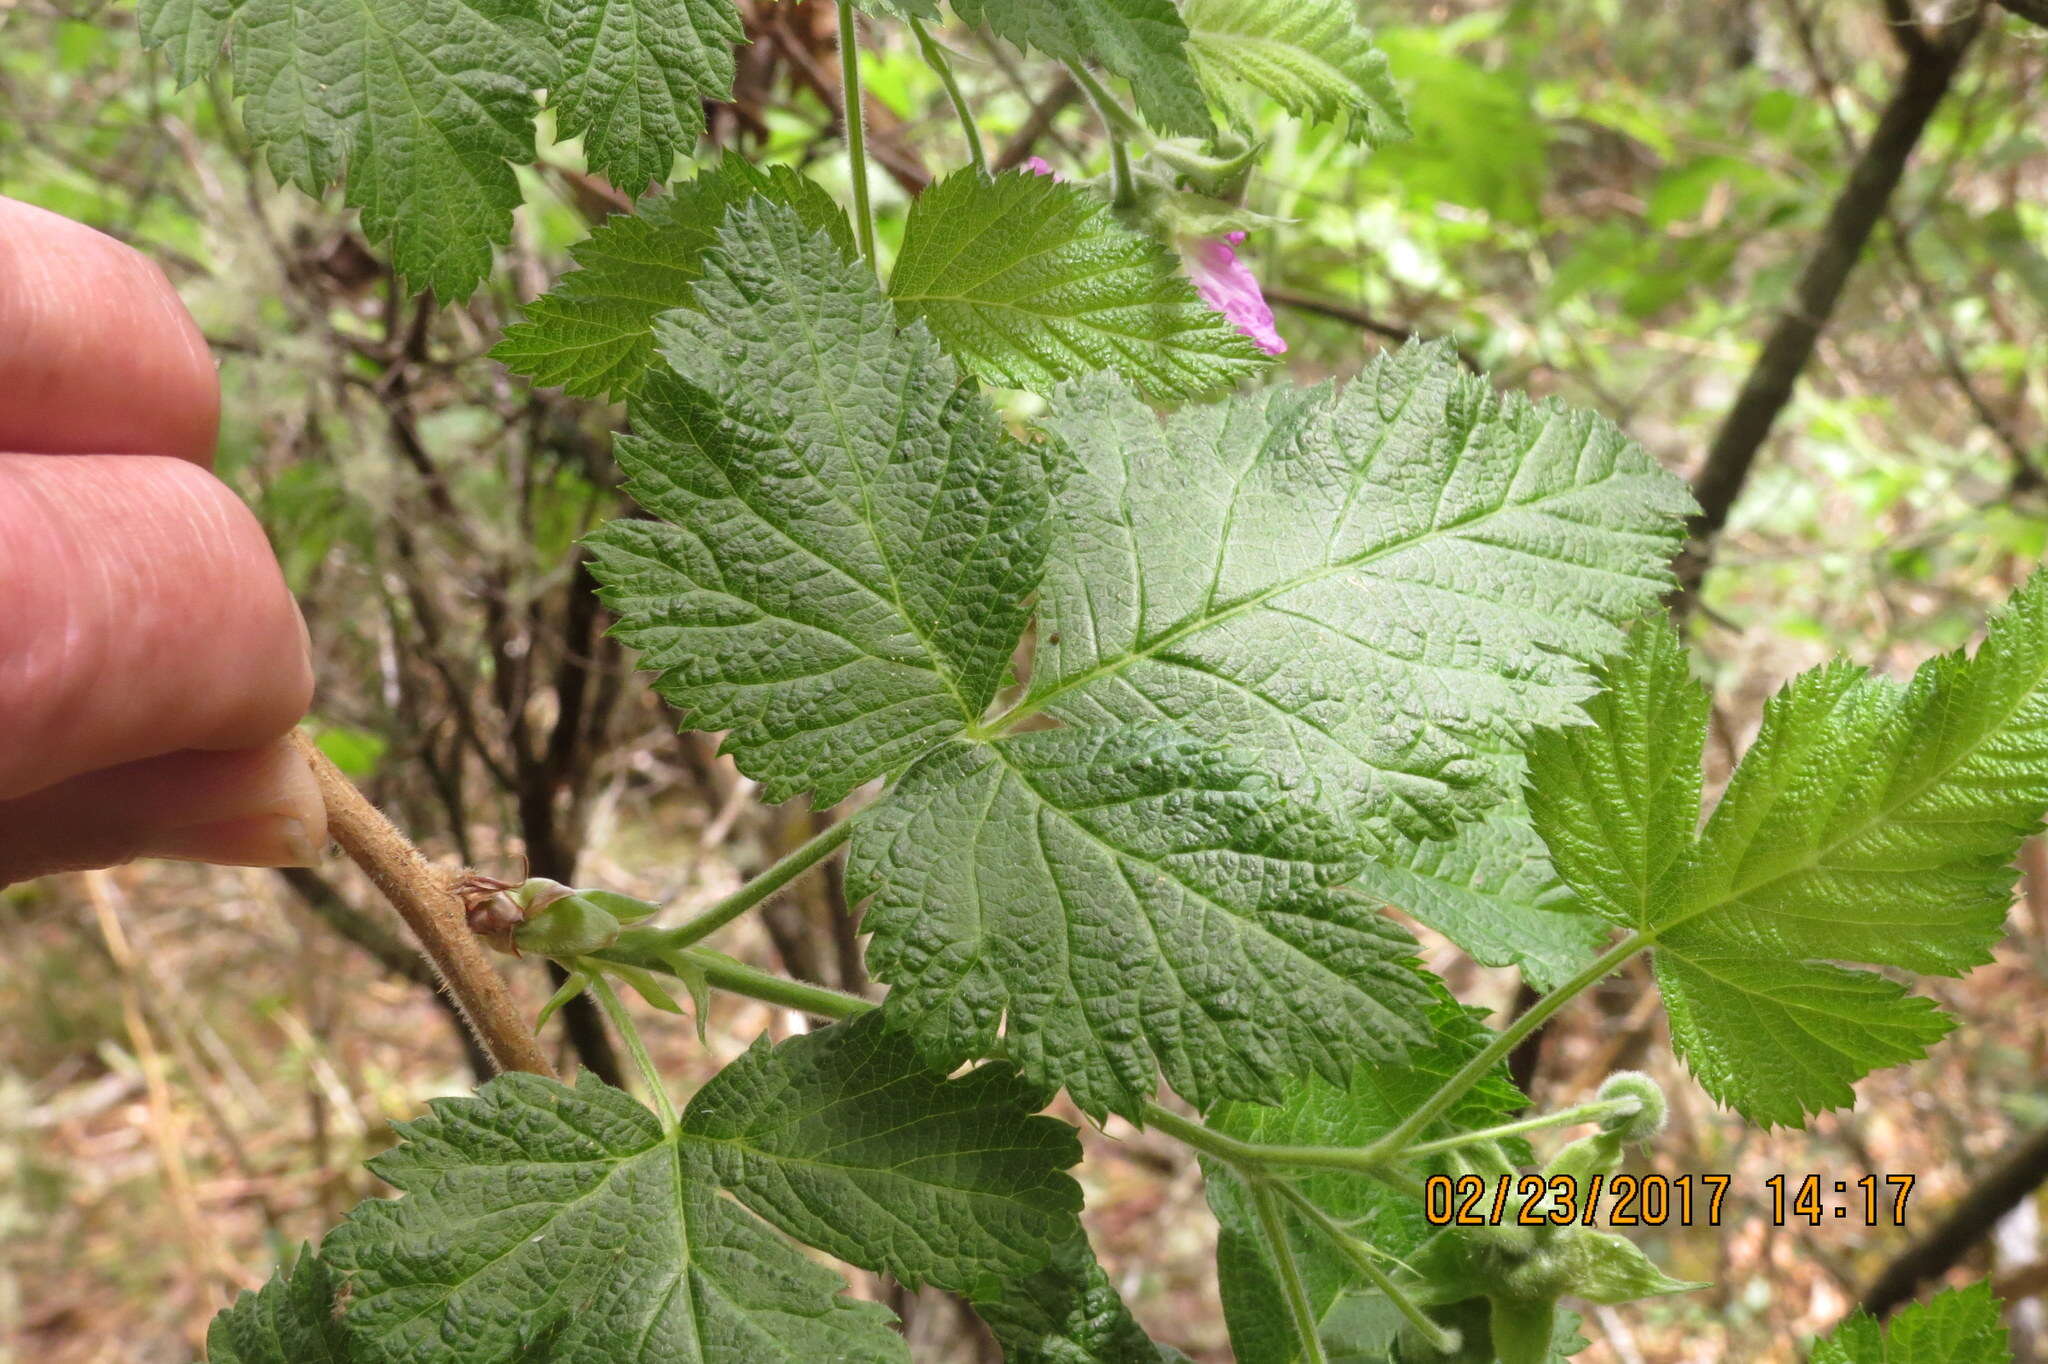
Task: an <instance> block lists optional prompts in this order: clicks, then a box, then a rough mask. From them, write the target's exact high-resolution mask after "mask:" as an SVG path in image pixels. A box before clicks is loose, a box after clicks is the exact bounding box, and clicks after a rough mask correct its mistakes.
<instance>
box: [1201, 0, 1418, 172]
mask: <svg viewBox="0 0 2048 1364" xmlns="http://www.w3.org/2000/svg"><path fill="white" fill-rule="evenodd" d="M1181 14H1182V17H1183V18H1184V19H1185V20H1186V21H1187V26H1188V34H1189V36H1188V54H1189V56H1190V57H1192V58H1193V59H1194V64H1195V70H1196V72H1197V73H1198V74H1199V75H1200V76H1201V78H1202V83H1203V84H1204V85H1205V86H1207V87H1208V88H1209V90H1210V92H1211V93H1212V94H1213V95H1214V96H1215V98H1216V100H1217V102H1218V103H1221V104H1225V105H1230V104H1232V103H1233V102H1236V101H1235V100H1234V97H1236V96H1239V95H1241V93H1242V92H1243V91H1245V90H1247V89H1250V90H1257V91H1262V92H1264V93H1265V94H1268V95H1271V96H1272V97H1273V98H1274V99H1275V100H1277V101H1279V103H1280V105H1281V107H1282V108H1284V109H1286V110H1287V111H1288V112H1289V113H1293V114H1297V115H1300V116H1302V117H1304V118H1314V119H1322V120H1325V121H1336V120H1338V119H1341V118H1349V120H1350V128H1349V133H1350V137H1351V140H1352V141H1354V142H1362V143H1365V144H1367V145H1369V146H1377V145H1378V144H1380V143H1382V142H1389V141H1394V140H1397V139H1400V138H1405V137H1407V136H1409V127H1408V113H1407V109H1406V108H1405V106H1404V105H1403V103H1402V100H1401V92H1400V90H1399V89H1398V88H1396V86H1395V85H1394V79H1393V76H1392V75H1391V74H1390V73H1389V72H1388V70H1387V58H1386V54H1385V53H1383V52H1381V51H1380V50H1379V49H1378V48H1376V47H1374V46H1373V44H1372V39H1371V37H1370V36H1368V35H1367V33H1366V32H1365V30H1364V29H1362V28H1360V27H1359V25H1358V16H1357V7H1356V5H1355V4H1354V3H1353V0H1188V3H1187V6H1186V8H1185V9H1183V10H1182V11H1181Z"/></svg>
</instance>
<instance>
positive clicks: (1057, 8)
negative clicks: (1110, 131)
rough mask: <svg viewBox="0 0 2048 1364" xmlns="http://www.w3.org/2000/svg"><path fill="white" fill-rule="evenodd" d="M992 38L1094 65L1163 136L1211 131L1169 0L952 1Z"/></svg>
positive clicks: (1176, 14)
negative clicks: (1124, 86)
mask: <svg viewBox="0 0 2048 1364" xmlns="http://www.w3.org/2000/svg"><path fill="white" fill-rule="evenodd" d="M953 11H954V13H956V14H958V15H959V16H960V17H961V18H962V19H964V20H966V21H967V22H968V23H970V24H987V25H988V26H989V28H990V29H992V30H994V32H995V34H996V36H997V37H1000V38H1006V39H1008V40H1009V41H1010V42H1013V43H1015V44H1017V45H1018V46H1019V47H1030V48H1036V49H1038V50H1039V51H1040V52H1043V53H1044V54H1045V55H1046V56H1048V57H1053V58H1056V59H1058V60H1060V61H1066V62H1100V63H1101V64H1102V65H1103V66H1105V67H1108V68H1109V69H1110V70H1111V71H1114V72H1115V73H1116V74H1117V75H1119V76H1122V77H1124V78H1125V79H1126V80H1128V81H1129V82H1130V83H1131V92H1132V94H1133V95H1135V96H1136V98H1137V102H1138V112H1139V113H1141V114H1143V115H1144V117H1145V121H1146V122H1147V123H1150V124H1151V125H1152V126H1153V127H1155V128H1157V129H1159V131H1161V132H1166V133H1189V134H1195V135H1201V134H1206V133H1209V132H1211V131H1212V130H1213V128H1214V124H1212V123H1211V122H1210V120H1209V109H1208V105H1207V103H1206V101H1205V100H1204V99H1203V95H1202V85H1201V82H1200V81H1199V80H1197V79H1196V77H1195V70H1194V67H1193V66H1192V65H1191V64H1190V63H1189V61H1188V53H1187V41H1188V29H1187V25H1186V24H1185V23H1183V22H1182V20H1181V16H1180V11H1178V10H1177V9H1175V8H1174V4H1173V0H954V4H953Z"/></svg>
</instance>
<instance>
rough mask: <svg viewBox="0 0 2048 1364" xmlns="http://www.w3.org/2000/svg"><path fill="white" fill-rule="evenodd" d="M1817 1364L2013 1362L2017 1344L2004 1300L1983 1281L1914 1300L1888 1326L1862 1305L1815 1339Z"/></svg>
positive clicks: (1814, 1348)
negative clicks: (2009, 1334) (2010, 1337)
mask: <svg viewBox="0 0 2048 1364" xmlns="http://www.w3.org/2000/svg"><path fill="white" fill-rule="evenodd" d="M1812 1364H2012V1349H2011V1347H2010V1346H2009V1345H2008V1344H2007V1341H2006V1331H2005V1323H2004V1322H2003V1321H2002V1320H2001V1319H2000V1313H1999V1304H1998V1299H1997V1298H1995V1297H1993V1296H1992V1295H1991V1286H1990V1285H1989V1284H1982V1283H1979V1284H1972V1285H1971V1286H1970V1287H1968V1288H1958V1289H1950V1290H1949V1291H1948V1292H1945V1293H1938V1294H1936V1295H1935V1296H1934V1297H1932V1298H1930V1299H1928V1300H1927V1301H1926V1302H1916V1303H1909V1304H1907V1305H1906V1306H1905V1307H1904V1308H1901V1309H1900V1311H1899V1314H1898V1315H1897V1316H1895V1317H1893V1318H1892V1319H1891V1323H1890V1324H1889V1325H1888V1326H1885V1327H1883V1328H1880V1327H1879V1326H1878V1324H1877V1322H1876V1321H1875V1320H1874V1319H1873V1318H1871V1317H1870V1316H1869V1315H1867V1314H1866V1313H1864V1312H1862V1311H1860V1310H1859V1311H1857V1312H1855V1313H1854V1314H1852V1315H1851V1316H1850V1317H1849V1318H1848V1319H1847V1320H1845V1321H1844V1322H1843V1323H1842V1324H1841V1325H1840V1326H1838V1327H1836V1328H1835V1330H1834V1332H1833V1333H1832V1334H1831V1335H1829V1336H1828V1337H1827V1338H1826V1339H1825V1340H1820V1341H1816V1342H1815V1343H1814V1347H1813V1355H1812Z"/></svg>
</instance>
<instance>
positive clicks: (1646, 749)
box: [1528, 626, 1708, 928]
mask: <svg viewBox="0 0 2048 1364" xmlns="http://www.w3.org/2000/svg"><path fill="white" fill-rule="evenodd" d="M1601 676H1602V680H1603V681H1604V682H1605V684H1606V689H1605V690H1603V691H1602V692H1601V693H1600V694H1599V695H1598V696H1596V697H1594V698H1593V699H1592V700H1591V701H1588V702H1587V703H1586V707H1585V709H1586V715H1587V717H1588V718H1589V719H1590V720H1591V721H1592V727H1591V728H1588V729H1572V730H1565V731H1557V730H1553V731H1549V732H1546V733H1544V734H1541V735H1539V736H1538V737H1537V739H1536V741H1535V743H1533V744H1532V745H1531V746H1530V748H1529V755H1528V756H1529V778H1528V787H1529V789H1528V798H1529V807H1530V810H1531V812H1532V816H1533V818H1534V819H1535V820H1536V822H1537V827H1539V828H1540V829H1541V830H1542V835H1543V838H1544V839H1545V841H1546V842H1547V844H1548V846H1549V848H1550V858H1551V864H1552V865H1553V866H1554V867H1555V868H1556V869H1557V872H1558V874H1559V875H1560V876H1561V877H1563V879H1564V881H1565V883H1566V884H1567V885H1569V886H1570V887H1571V888H1572V890H1573V891H1574V892H1576V894H1577V896H1578V900H1579V903H1580V904H1581V905H1583V906H1585V907H1586V908H1587V909H1590V910H1592V911H1594V912H1596V913H1598V914H1600V915H1602V916H1604V917H1606V918H1607V919H1609V920H1611V921H1613V922H1614V923H1616V924H1619V925H1621V926H1623V927H1627V928H1640V927H1643V926H1645V925H1647V924H1649V923H1651V922H1653V921H1654V920H1655V919H1657V918H1659V917H1661V911H1660V909H1659V908H1658V907H1657V906H1655V905H1654V904H1653V897H1654V896H1655V895H1657V894H1659V893H1661V892H1662V890H1663V889H1664V888H1665V884H1664V883H1665V881H1666V873H1667V872H1668V871H1670V869H1671V866H1672V864H1673V863H1674V862H1676V861H1677V860H1678V859H1679V858H1680V857H1681V856H1683V855H1684V853H1685V849H1686V847H1687V846H1688V845H1689V844H1690V843H1691V842H1692V835H1693V830H1694V829H1695V828H1697V827H1698V825H1699V819H1700V754H1701V744H1702V742H1703V736H1704V735H1705V734H1706V732H1707V710H1708V700H1707V690H1706V688H1705V687H1702V686H1701V685H1700V684H1699V683H1697V682H1695V681H1693V680H1692V675H1691V673H1690V671H1689V665H1688V663H1687V661H1686V655H1685V647H1684V646H1683V645H1682V644H1680V643H1679V641H1678V635H1677V633H1676V632H1674V631H1672V630H1670V629H1663V628H1657V627H1652V626H1644V627H1642V628H1639V629H1637V630H1635V631H1634V632H1632V633H1631V634H1630V636H1629V642H1628V646H1627V652H1626V653H1625V654H1624V655H1623V657H1622V658H1620V659H1618V660H1616V661H1615V662H1614V663H1612V664H1610V665H1608V666H1607V667H1605V668H1604V669H1603V670H1602V673H1601Z"/></svg>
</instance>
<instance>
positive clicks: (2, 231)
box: [0, 196, 220, 466]
mask: <svg viewBox="0 0 2048 1364" xmlns="http://www.w3.org/2000/svg"><path fill="white" fill-rule="evenodd" d="M219 429H220V381H219V379H218V378H217V377H216V375H215V374H214V369H213V360H212V357H211V356H210V355H208V354H207V350H206V341H205V338H204V337H202V336H201V335H200V333H199V328H198V325H197V324H195V323H194V322H193V321H192V315H191V314H190V313H188V312H186V311H185V306H184V304H183V303H181V302H180V301H179V299H178V295H177V292H176V291H175V290H174V289H172V288H171V283H170V281H169V280H167V279H165V278H164V274H163V271H161V270H159V269H158V268H157V267H156V265H155V264H154V263H153V262H151V261H150V260H149V259H148V258H146V257H144V256H143V255H142V254H141V253H140V252H138V251H135V250H133V249H131V248H130V247H127V246H124V245H122V244H121V243H120V242H117V241H115V240H114V239H113V238H112V237H109V236H107V235H105V234H104V233H100V232H95V231H94V230H93V229H91V228H89V227H86V226H85V225H83V224H81V223H75V222H72V221H71V220H70V219H69V218H65V217H62V216H60V215H58V214H55V213H51V212H48V211H47V210H44V209H40V208H36V207H34V206H33V205H30V204H24V203H21V202H19V201H18V200H14V199H9V198H6V197H4V196H0V451H8V452H12V453H15V454H44V455H69V454H100V455H174V456H176V457H178V458H179V459H187V460H191V461H192V462H193V463H195V464H200V465H207V466H211V464H212V462H213V446H214V439H215V437H216V436H217V435H218V434H219Z"/></svg>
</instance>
